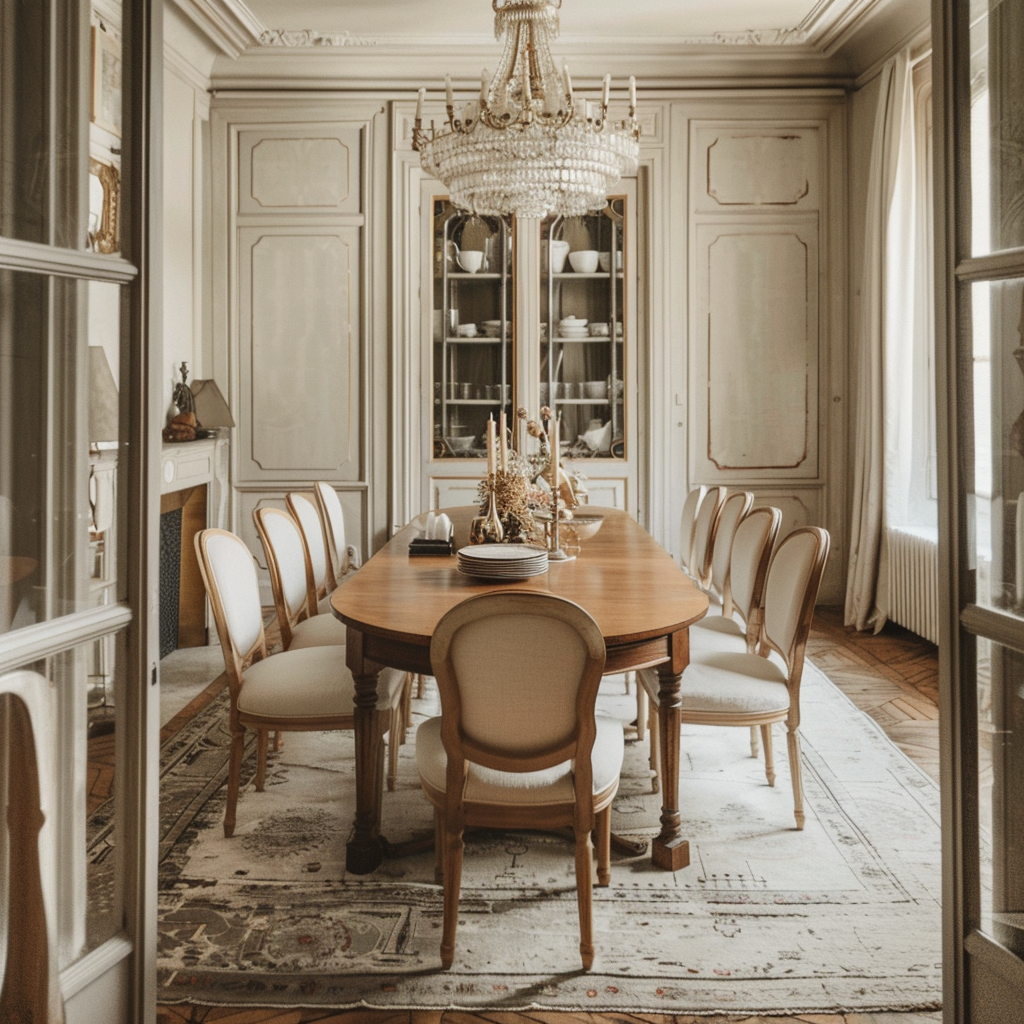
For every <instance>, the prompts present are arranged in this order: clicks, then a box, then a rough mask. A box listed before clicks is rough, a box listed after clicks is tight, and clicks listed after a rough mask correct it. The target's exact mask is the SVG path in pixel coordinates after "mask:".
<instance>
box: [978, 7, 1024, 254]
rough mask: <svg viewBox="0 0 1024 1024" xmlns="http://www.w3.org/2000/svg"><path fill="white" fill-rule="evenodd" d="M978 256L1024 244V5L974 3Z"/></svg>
mask: <svg viewBox="0 0 1024 1024" xmlns="http://www.w3.org/2000/svg"><path fill="white" fill-rule="evenodd" d="M971 8H972V10H971V15H972V18H971V83H970V84H971V188H972V190H973V191H972V200H971V206H972V236H973V237H972V251H973V253H974V255H976V256H981V255H984V254H985V253H989V252H996V251H999V250H1001V249H1009V248H1013V247H1015V246H1019V245H1024V159H1022V156H1021V154H1022V152H1024V104H1022V103H1021V100H1020V97H1021V96H1022V95H1024V63H1022V62H1021V60H1020V53H1021V52H1022V50H1024V5H1022V4H1019V3H1004V2H1001V0H987V2H984V0H982V2H976V3H972V4H971Z"/></svg>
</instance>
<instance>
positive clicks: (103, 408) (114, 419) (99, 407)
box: [89, 345, 121, 445]
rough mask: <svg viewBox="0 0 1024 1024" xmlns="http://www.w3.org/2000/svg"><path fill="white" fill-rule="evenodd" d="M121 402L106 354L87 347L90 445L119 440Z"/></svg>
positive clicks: (92, 347) (101, 349)
mask: <svg viewBox="0 0 1024 1024" xmlns="http://www.w3.org/2000/svg"><path fill="white" fill-rule="evenodd" d="M120 405H121V403H120V400H119V399H118V395H117V385H116V384H115V383H114V375H113V373H111V372H110V363H108V362H107V354H106V352H104V351H103V347H102V346H101V345H90V346H89V443H90V444H93V445H99V444H100V443H101V442H104V441H114V442H116V441H117V439H118V433H119V431H118V426H119V422H120Z"/></svg>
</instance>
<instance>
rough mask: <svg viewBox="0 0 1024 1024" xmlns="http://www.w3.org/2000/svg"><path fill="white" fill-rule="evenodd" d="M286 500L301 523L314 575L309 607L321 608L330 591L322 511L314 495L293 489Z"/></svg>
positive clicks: (311, 608) (303, 538)
mask: <svg viewBox="0 0 1024 1024" xmlns="http://www.w3.org/2000/svg"><path fill="white" fill-rule="evenodd" d="M285 501H286V503H287V505H288V511H289V512H291V514H292V518H294V520H295V522H296V523H298V525H299V530H300V532H301V533H302V540H303V543H304V545H305V548H306V557H307V558H308V559H309V568H310V575H311V577H312V592H311V594H310V599H309V607H310V611H311V612H312V611H313V609H317V610H319V607H318V606H319V602H320V599H321V598H323V597H325V596H326V595H327V594H328V593H330V590H329V589H328V584H327V540H326V538H325V537H324V530H323V525H322V524H321V522H320V513H319V512H318V511H317V508H316V503H315V500H314V498H313V497H312V495H310V494H305V493H301V492H299V491H292V492H291V493H290V494H288V496H287V497H286V498H285Z"/></svg>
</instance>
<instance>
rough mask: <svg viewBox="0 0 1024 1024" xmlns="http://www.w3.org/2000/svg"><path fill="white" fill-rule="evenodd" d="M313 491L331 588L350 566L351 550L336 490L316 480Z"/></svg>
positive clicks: (338, 581)
mask: <svg viewBox="0 0 1024 1024" xmlns="http://www.w3.org/2000/svg"><path fill="white" fill-rule="evenodd" d="M313 493H314V496H315V497H316V505H317V510H318V511H319V513H320V522H321V524H322V526H323V531H324V538H325V540H326V542H327V584H328V586H329V587H330V588H331V589H332V590H333V589H334V588H335V587H336V586H337V585H338V584H339V583H340V582H341V580H342V577H343V576H344V575H345V574H346V573H347V572H348V571H349V569H350V568H352V564H351V555H352V550H351V548H350V546H349V543H348V541H347V540H346V538H345V513H344V512H343V511H342V508H341V500H340V499H339V498H338V492H337V491H336V490H335V489H334V488H333V487H332V486H331V485H330V484H328V483H325V482H324V481H322V480H319V481H317V482H316V483H315V484H314V485H313Z"/></svg>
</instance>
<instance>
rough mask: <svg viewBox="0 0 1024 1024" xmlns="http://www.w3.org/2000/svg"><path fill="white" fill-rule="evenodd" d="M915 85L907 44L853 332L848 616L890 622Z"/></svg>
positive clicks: (875, 148)
mask: <svg viewBox="0 0 1024 1024" xmlns="http://www.w3.org/2000/svg"><path fill="white" fill-rule="evenodd" d="M914 212H915V202H914V132H913V89H912V83H911V74H910V60H909V55H908V53H907V52H906V51H904V52H902V53H900V54H898V55H897V56H896V57H893V58H892V59H891V60H889V61H888V62H887V63H886V65H885V67H884V68H883V70H882V73H881V76H880V87H879V96H878V109H877V113H876V115H875V126H874V134H873V137H872V143H871V159H870V170H869V178H868V191H867V203H866V216H865V230H864V263H863V267H862V271H861V279H860V307H859V309H860V316H859V318H858V320H857V322H856V325H855V329H854V335H853V346H852V347H853V353H852V361H851V362H852V369H853V390H854V394H853V403H854V436H853V452H854V466H853V470H854V472H853V494H852V502H851V507H852V522H851V527H850V560H849V566H848V571H847V582H846V610H845V621H846V624H847V625H848V626H855V627H856V628H857V629H873V630H874V631H875V632H877V631H878V630H880V629H881V628H882V626H884V625H885V622H886V618H887V614H888V608H889V598H888V593H887V571H886V569H887V565H886V550H885V524H886V522H887V521H889V516H890V515H891V514H893V513H894V512H895V514H896V515H897V517H898V511H897V510H896V508H895V506H899V505H900V504H902V503H904V502H905V500H906V499H905V494H906V481H907V480H908V479H909V478H910V470H909V460H910V458H911V450H912V448H911V430H912V402H908V401H904V400H903V388H904V387H905V386H906V384H907V382H909V381H911V380H912V375H913V370H914V363H913V356H914V344H913V337H914V281H915V273H914V265H915V258H914V257H915V225H914Z"/></svg>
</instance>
